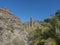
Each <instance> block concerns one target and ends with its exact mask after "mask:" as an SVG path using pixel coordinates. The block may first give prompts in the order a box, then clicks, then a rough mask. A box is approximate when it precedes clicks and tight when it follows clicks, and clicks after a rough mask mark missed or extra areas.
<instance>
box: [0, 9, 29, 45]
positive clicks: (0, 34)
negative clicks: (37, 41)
mask: <svg viewBox="0 0 60 45" xmlns="http://www.w3.org/2000/svg"><path fill="white" fill-rule="evenodd" d="M27 41H28V38H27V34H26V32H25V31H24V29H23V25H22V23H21V21H20V20H19V18H17V17H15V16H14V15H13V14H12V13H11V12H10V11H9V10H7V9H5V8H0V45H27Z"/></svg>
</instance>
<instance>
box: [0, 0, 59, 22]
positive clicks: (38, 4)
mask: <svg viewBox="0 0 60 45" xmlns="http://www.w3.org/2000/svg"><path fill="white" fill-rule="evenodd" d="M0 7H5V8H8V9H9V10H10V11H11V12H12V13H13V14H14V15H15V16H17V17H19V18H20V19H21V21H22V22H26V21H29V18H30V16H32V17H33V19H35V20H40V21H42V20H44V19H45V18H47V17H49V16H50V15H51V14H54V13H55V12H56V10H60V0H0Z"/></svg>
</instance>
